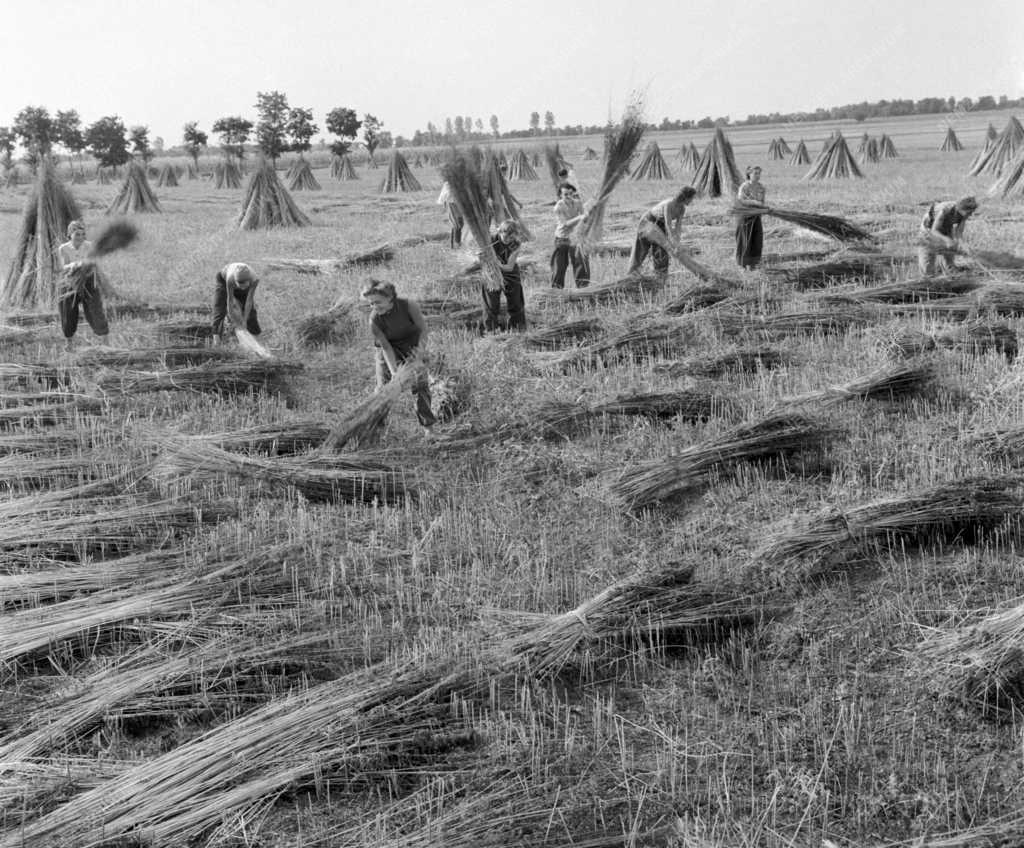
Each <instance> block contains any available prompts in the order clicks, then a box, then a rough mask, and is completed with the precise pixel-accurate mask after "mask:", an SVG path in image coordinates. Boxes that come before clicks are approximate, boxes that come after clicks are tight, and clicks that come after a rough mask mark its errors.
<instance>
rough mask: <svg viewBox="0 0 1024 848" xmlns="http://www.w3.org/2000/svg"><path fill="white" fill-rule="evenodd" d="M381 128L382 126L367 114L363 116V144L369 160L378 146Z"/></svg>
mask: <svg viewBox="0 0 1024 848" xmlns="http://www.w3.org/2000/svg"><path fill="white" fill-rule="evenodd" d="M383 126H384V124H382V123H381V122H380V121H378V120H377V119H376V118H375V117H374V116H373V115H371V114H370V113H369V112H367V113H366V114H365V115H363V144H365V145H366V149H367V150H368V151H369V153H370V159H373V151H374V150H376V149H377V148H378V146H380V131H381V128H382V127H383Z"/></svg>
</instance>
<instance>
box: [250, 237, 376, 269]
mask: <svg viewBox="0 0 1024 848" xmlns="http://www.w3.org/2000/svg"><path fill="white" fill-rule="evenodd" d="M395 255H396V253H395V248H394V246H392V245H391V244H389V243H388V242H384V243H382V244H379V245H377V246H376V247H372V248H370V249H369V250H362V251H358V252H356V253H350V254H348V255H347V256H342V257H341V258H339V259H265V260H263V267H264V268H267V269H268V270H274V271H291V272H292V273H295V274H335V273H337V272H338V271H342V270H344V269H346V268H354V267H357V266H362V265H381V264H383V263H384V262H390V261H391V260H392V259H394V258H395Z"/></svg>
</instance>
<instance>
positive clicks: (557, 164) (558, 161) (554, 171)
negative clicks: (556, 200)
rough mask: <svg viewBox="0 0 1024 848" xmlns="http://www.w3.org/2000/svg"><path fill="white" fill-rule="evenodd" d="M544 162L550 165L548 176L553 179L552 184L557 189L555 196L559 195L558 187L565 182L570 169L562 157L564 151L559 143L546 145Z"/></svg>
mask: <svg viewBox="0 0 1024 848" xmlns="http://www.w3.org/2000/svg"><path fill="white" fill-rule="evenodd" d="M544 162H545V163H546V164H547V166H548V177H549V178H550V179H551V185H552V187H553V188H554V190H555V197H558V187H559V186H560V185H561V184H562V183H564V182H565V178H566V177H567V176H568V174H569V169H568V167H566V164H565V160H564V159H563V158H562V152H561V151H560V150H559V149H558V144H546V145H544Z"/></svg>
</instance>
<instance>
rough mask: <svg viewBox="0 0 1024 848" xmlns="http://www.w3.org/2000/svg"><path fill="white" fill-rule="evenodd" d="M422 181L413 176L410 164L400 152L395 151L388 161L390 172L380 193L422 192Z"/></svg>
mask: <svg viewBox="0 0 1024 848" xmlns="http://www.w3.org/2000/svg"><path fill="white" fill-rule="evenodd" d="M422 190H423V187H422V186H421V185H420V181H419V180H417V179H416V177H415V176H413V173H412V169H411V168H410V167H409V163H408V162H406V161H405V157H404V156H403V155H402V154H401V152H400V151H398V150H397V149H396V150H393V151H392V152H391V157H390V158H389V159H388V170H387V173H385V174H384V179H383V180H381V184H380V192H381V193H382V194H390V193H392V192H396V191H422Z"/></svg>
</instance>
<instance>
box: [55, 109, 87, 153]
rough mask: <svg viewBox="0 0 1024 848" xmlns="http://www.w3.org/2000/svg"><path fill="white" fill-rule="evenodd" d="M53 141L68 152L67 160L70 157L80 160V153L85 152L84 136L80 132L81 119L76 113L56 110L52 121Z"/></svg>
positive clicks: (71, 110) (69, 110)
mask: <svg viewBox="0 0 1024 848" xmlns="http://www.w3.org/2000/svg"><path fill="white" fill-rule="evenodd" d="M53 123H54V141H56V142H57V143H58V144H60V145H61V147H63V148H64V149H65V150H66V151H67V152H68V159H69V160H70V159H71V157H72V156H75V157H77V158H78V159H81V158H82V151H83V150H85V134H84V133H83V132H82V119H81V118H80V117H78V112H76V111H75V110H74V109H68V110H67V111H66V112H61V111H59V110H58V112H57V117H56V118H55V119H54V122H53Z"/></svg>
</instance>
